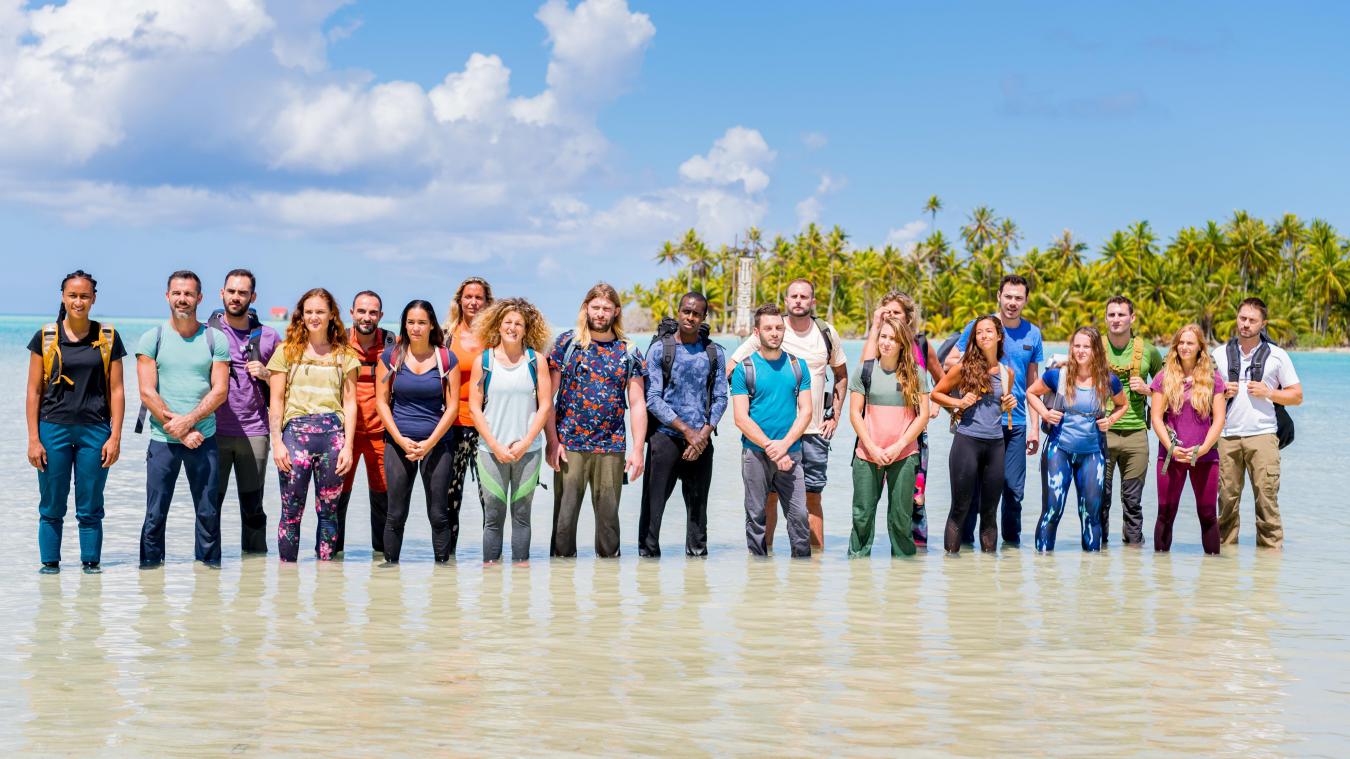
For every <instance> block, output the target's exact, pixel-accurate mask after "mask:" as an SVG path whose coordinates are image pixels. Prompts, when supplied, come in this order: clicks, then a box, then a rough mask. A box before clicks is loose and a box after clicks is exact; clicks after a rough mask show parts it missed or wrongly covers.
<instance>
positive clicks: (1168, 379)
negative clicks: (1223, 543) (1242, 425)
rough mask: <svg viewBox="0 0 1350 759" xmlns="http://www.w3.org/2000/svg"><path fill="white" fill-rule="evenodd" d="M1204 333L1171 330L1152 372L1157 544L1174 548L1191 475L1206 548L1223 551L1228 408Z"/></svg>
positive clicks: (1191, 328) (1192, 327) (1192, 326)
mask: <svg viewBox="0 0 1350 759" xmlns="http://www.w3.org/2000/svg"><path fill="white" fill-rule="evenodd" d="M1205 348H1206V346H1205V333H1204V332H1202V331H1201V330H1200V327H1199V326H1197V325H1195V324H1187V325H1186V326H1184V327H1182V328H1181V329H1179V330H1177V333H1176V334H1175V335H1173V336H1172V347H1171V349H1169V350H1168V351H1167V359H1166V360H1165V361H1164V362H1163V370H1162V371H1161V372H1159V373H1158V374H1157V375H1156V376H1155V377H1154V378H1153V385H1152V387H1151V388H1150V389H1151V390H1152V391H1153V410H1152V413H1151V414H1150V416H1151V419H1150V421H1151V422H1152V423H1153V432H1154V434H1156V435H1157V436H1158V521H1157V523H1156V524H1155V525H1154V527H1153V548H1154V550H1157V551H1168V550H1171V548H1172V523H1173V521H1175V520H1176V518H1177V509H1178V508H1179V507H1180V505H1181V493H1182V491H1183V490H1184V489H1185V487H1186V479H1187V478H1188V477H1189V478H1190V481H1191V491H1192V492H1193V493H1195V510H1196V513H1197V514H1198V515H1199V516H1200V542H1201V544H1202V545H1203V546H1204V548H1205V553H1209V554H1217V553H1218V552H1219V516H1218V504H1219V452H1218V451H1217V450H1215V448H1214V447H1215V446H1216V445H1218V443H1219V435H1220V434H1221V433H1222V432H1223V419H1224V414H1225V412H1226V410H1227V406H1226V404H1225V403H1224V398H1223V393H1224V389H1225V387H1224V381H1223V377H1221V376H1220V375H1219V373H1218V372H1217V371H1216V370H1215V368H1214V360H1213V359H1211V358H1210V356H1209V351H1207V350H1206V349H1205Z"/></svg>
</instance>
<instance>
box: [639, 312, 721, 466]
mask: <svg viewBox="0 0 1350 759" xmlns="http://www.w3.org/2000/svg"><path fill="white" fill-rule="evenodd" d="M679 331H680V324H679V322H677V321H675V320H674V319H672V318H670V317H668V316H667V317H666V318H664V319H662V320H661V323H660V324H658V325H657V326H656V334H655V335H652V341H651V343H650V344H649V345H648V346H647V351H648V353H650V352H651V349H652V347H653V346H655V345H656V344H657V343H660V344H661V393H662V397H663V398H664V397H665V391H666V389H667V388H669V387H670V374H671V372H672V371H673V370H674V368H675V349H676V348H677V344H678V343H679V338H678V337H677V335H678V333H679ZM711 334H712V330H711V329H710V328H709V327H708V325H707V323H704V324H700V325H699V328H698V339H699V342H700V343H702V344H703V350H704V351H705V352H706V353H707V354H708V390H707V399H708V401H707V409H708V411H709V412H711V411H712V398H713V388H714V387H715V386H716V384H717V373H718V372H719V371H721V370H720V369H718V367H719V366H720V365H721V363H722V362H721V361H719V359H718V356H719V354H720V352H721V350H722V349H721V347H720V346H718V345H717V343H715V342H713V340H712V337H711ZM660 426H661V422H660V420H658V419H657V418H656V416H654V415H653V414H652V413H651V411H648V412H647V439H648V440H650V439H651V437H652V435H654V434H656V430H657V428H658V427H660ZM713 434H714V435H715V434H717V430H716V429H714V430H713Z"/></svg>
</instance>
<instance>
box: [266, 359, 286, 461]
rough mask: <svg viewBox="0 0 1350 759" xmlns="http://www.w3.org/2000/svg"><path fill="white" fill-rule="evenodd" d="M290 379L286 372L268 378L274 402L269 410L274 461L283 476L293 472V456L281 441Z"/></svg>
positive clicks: (268, 419)
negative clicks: (287, 387) (282, 421)
mask: <svg viewBox="0 0 1350 759" xmlns="http://www.w3.org/2000/svg"><path fill="white" fill-rule="evenodd" d="M288 378H289V377H288V375H287V373H286V372H272V374H271V375H270V376H268V378H267V389H268V392H269V393H271V395H272V401H271V402H270V403H269V404H268V408H267V426H268V427H269V428H270V430H271V433H272V461H273V463H275V464H276V465H277V471H279V472H281V473H282V474H289V473H290V471H291V454H290V451H287V450H286V444H285V443H284V442H282V439H281V420H282V419H284V418H285V417H286V380H287V379H288Z"/></svg>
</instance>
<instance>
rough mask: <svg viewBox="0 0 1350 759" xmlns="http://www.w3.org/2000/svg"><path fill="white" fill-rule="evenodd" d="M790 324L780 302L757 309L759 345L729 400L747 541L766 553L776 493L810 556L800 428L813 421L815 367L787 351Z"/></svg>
mask: <svg viewBox="0 0 1350 759" xmlns="http://www.w3.org/2000/svg"><path fill="white" fill-rule="evenodd" d="M786 331H787V325H786V323H785V322H784V321H783V314H782V312H781V311H780V310H779V309H778V307H777V306H774V305H767V306H760V307H759V309H758V310H757V311H755V336H756V337H757V338H758V339H759V349H758V350H757V351H755V352H754V353H752V354H750V356H749V357H748V358H746V359H745V360H744V361H742V362H741V363H739V364H737V365H736V367H735V368H734V369H732V372H731V404H732V409H733V412H734V414H735V417H736V427H737V428H738V429H740V431H741V448H742V450H741V477H742V479H744V481H745V542H746V545H747V546H748V547H749V549H750V553H752V554H754V555H756V556H764V555H765V554H767V553H768V549H767V547H766V546H765V543H764V535H765V517H764V504H765V502H766V501H767V500H768V498H769V491H770V490H773V491H775V492H777V493H778V502H779V503H781V504H782V505H783V520H784V521H785V522H786V523H787V532H788V541H789V542H790V543H791V544H792V555H793V557H794V558H806V557H809V556H810V555H811V528H810V525H809V523H808V522H807V519H806V473H805V471H804V470H803V468H802V442H801V437H802V433H803V432H805V431H806V426H807V425H808V424H810V423H811V408H812V403H811V392H810V391H811V372H810V370H809V369H807V368H806V367H805V365H804V362H802V361H801V360H800V359H798V358H796V357H795V356H792V355H790V354H788V353H785V352H783V334H784V333H785V332H786Z"/></svg>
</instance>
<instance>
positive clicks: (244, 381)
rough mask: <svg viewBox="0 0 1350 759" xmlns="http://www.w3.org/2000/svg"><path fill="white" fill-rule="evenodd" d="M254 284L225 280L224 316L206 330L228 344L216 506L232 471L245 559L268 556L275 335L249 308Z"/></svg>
mask: <svg viewBox="0 0 1350 759" xmlns="http://www.w3.org/2000/svg"><path fill="white" fill-rule="evenodd" d="M257 282H258V280H257V279H256V278H255V277H254V276H253V272H251V271H249V270H248V269H235V270H233V271H231V272H230V273H229V274H226V275H225V286H224V287H222V288H221V289H220V301H221V305H223V306H224V309H223V310H222V311H217V312H216V313H214V314H212V315H211V318H210V319H209V320H208V321H207V325H208V326H211V327H215V328H216V329H218V330H220V331H221V332H222V333H223V334H224V335H225V339H226V340H227V341H228V343H229V353H230V375H229V391H228V394H227V396H226V398H225V403H224V404H222V405H221V407H220V408H218V409H216V446H217V448H218V449H219V455H220V489H219V491H218V492H219V493H220V496H219V502H220V504H221V507H222V508H224V504H225V491H226V490H228V489H229V487H230V470H231V469H233V470H234V476H235V490H236V491H237V493H238V495H239V523H240V531H241V535H242V537H241V546H242V550H243V552H244V553H246V554H248V553H267V513H266V512H265V511H263V482H264V479H265V477H266V474H267V462H268V459H269V453H268V445H267V443H268V440H269V437H270V431H269V429H268V426H267V401H268V398H269V395H270V393H269V391H268V389H267V377H268V372H267V361H268V359H270V358H272V354H273V353H275V352H276V349H277V343H278V342H280V337H279V336H278V335H277V331H276V330H274V329H272V328H271V327H267V326H264V325H263V324H262V323H261V322H260V321H258V316H257V314H256V313H254V311H253V308H252V305H253V302H254V301H256V300H257V299H258V293H257V291H256V287H257Z"/></svg>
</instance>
